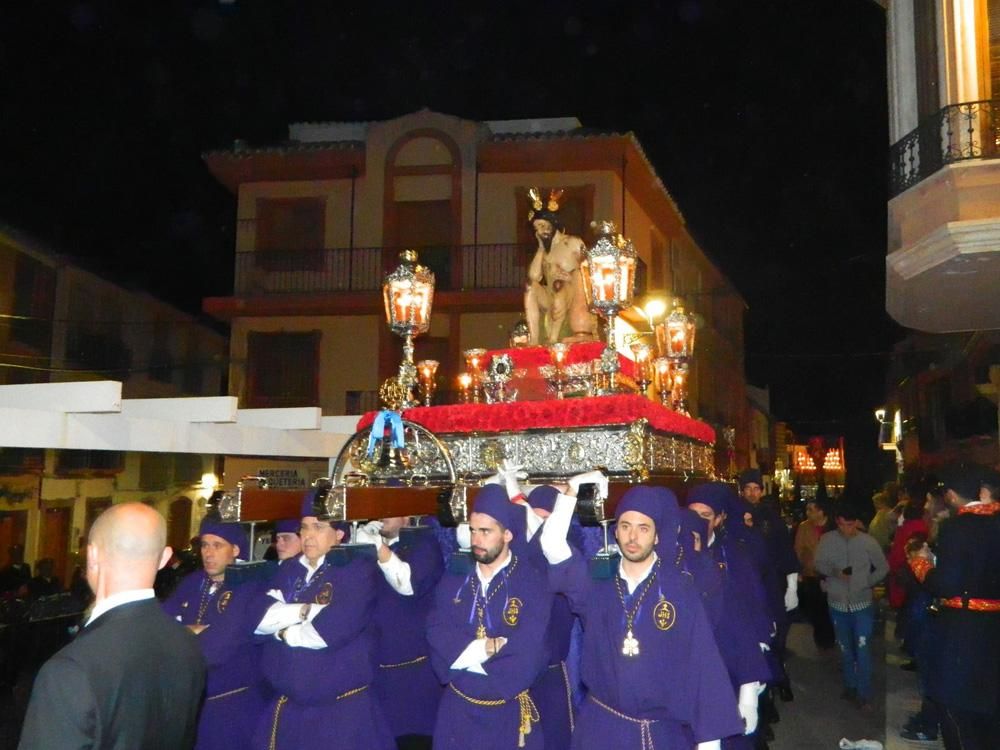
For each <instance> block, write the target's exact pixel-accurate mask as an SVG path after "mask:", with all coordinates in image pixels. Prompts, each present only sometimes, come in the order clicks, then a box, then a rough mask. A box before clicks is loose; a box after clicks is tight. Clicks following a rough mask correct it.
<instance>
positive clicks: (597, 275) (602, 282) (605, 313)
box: [580, 221, 636, 395]
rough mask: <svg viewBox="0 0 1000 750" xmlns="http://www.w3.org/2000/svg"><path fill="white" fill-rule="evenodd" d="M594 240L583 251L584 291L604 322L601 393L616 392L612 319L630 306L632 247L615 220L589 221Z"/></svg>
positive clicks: (633, 268)
mask: <svg viewBox="0 0 1000 750" xmlns="http://www.w3.org/2000/svg"><path fill="white" fill-rule="evenodd" d="M591 227H592V228H593V229H594V231H595V233H596V234H597V242H595V243H594V246H593V247H591V248H588V249H587V251H586V252H585V257H584V260H583V262H582V263H581V264H580V271H581V274H582V276H583V290H584V293H585V294H586V296H587V303H588V304H589V306H590V310H591V311H592V312H596V313H597V314H598V315H600V316H601V317H603V318H604V319H605V320H606V321H607V340H606V342H605V346H604V351H603V352H602V353H601V365H600V367H601V372H602V373H603V374H604V376H605V377H606V378H607V385H606V388H604V389H601V390H600V391H599V393H601V394H602V395H607V394H612V393H617V392H618V386H617V383H616V382H615V378H616V375H617V374H618V370H619V364H618V351H617V349H616V347H615V318H617V317H618V313H620V312H621V311H622V310H624V309H625V308H627V307H631V305H632V294H633V290H634V287H635V260H636V253H635V246H634V245H633V244H632V242H631V240H627V239H625V238H624V237H622V235H620V234H618V231H617V228H616V227H615V225H614V223H612V222H610V221H600V222H593V223H591Z"/></svg>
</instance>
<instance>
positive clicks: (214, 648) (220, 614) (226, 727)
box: [163, 519, 264, 750]
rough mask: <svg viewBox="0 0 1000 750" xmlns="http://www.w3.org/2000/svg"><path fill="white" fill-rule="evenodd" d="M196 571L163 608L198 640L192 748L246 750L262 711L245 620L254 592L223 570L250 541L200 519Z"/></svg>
mask: <svg viewBox="0 0 1000 750" xmlns="http://www.w3.org/2000/svg"><path fill="white" fill-rule="evenodd" d="M199 538H200V540H201V559H202V569H201V570H197V571H195V572H194V573H191V574H189V575H188V576H187V577H185V578H184V579H183V580H182V581H181V582H180V583H179V584H178V586H177V588H176V589H175V590H174V592H173V594H171V595H170V598H168V599H167V600H166V601H165V602H164V603H163V610H164V612H166V613H167V614H168V615H170V616H171V617H174V618H175V619H176V620H177V621H178V622H180V623H181V624H183V625H186V626H187V627H188V629H189V630H190V631H191V632H192V633H194V634H196V635H197V636H198V645H199V646H200V647H201V652H202V655H203V656H204V657H205V664H206V665H207V666H208V676H207V682H206V686H205V702H204V704H203V705H202V709H201V714H200V716H199V718H198V734H197V744H196V745H195V748H196V749H197V750H223V749H224V748H230V747H247V746H249V744H250V736H251V734H252V732H253V725H252V721H249V719H250V718H251V717H256V716H257V715H258V714H259V713H260V712H261V710H263V702H264V699H263V694H262V686H261V677H260V672H259V669H258V649H257V648H256V646H255V644H254V640H253V625H254V623H252V622H247V612H248V608H252V607H253V605H254V602H255V599H256V596H257V595H258V594H259V589H258V588H257V587H256V586H254V585H252V584H246V583H245V584H240V585H233V584H231V583H228V582H227V581H226V580H225V573H226V567H227V566H229V565H232V564H233V563H235V562H236V560H237V559H244V558H245V557H246V555H247V552H249V550H250V541H249V538H248V537H247V534H246V532H245V531H244V530H243V527H242V526H240V524H238V523H219V522H217V521H213V520H210V519H205V520H204V521H202V523H201V530H200V531H199Z"/></svg>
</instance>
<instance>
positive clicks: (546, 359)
mask: <svg viewBox="0 0 1000 750" xmlns="http://www.w3.org/2000/svg"><path fill="white" fill-rule="evenodd" d="M603 351H604V343H603V342H601V341H584V342H582V343H580V344H571V345H570V347H569V352H568V353H567V354H566V364H567V365H575V364H579V363H580V362H593V361H594V360H595V359H600V358H601V353H602V352H603ZM494 354H496V355H500V354H509V355H510V358H511V360H512V361H513V362H514V367H515V368H517V369H519V370H521V369H527V370H533V369H534V368H538V367H542V366H543V365H551V364H552V357H551V355H550V354H549V350H548V347H545V346H527V347H522V348H519V349H495V350H492V351H489V352H486V356H485V357H484V358H483V361H484V362H486V363H489V361H490V358H491V357H492V356H493V355H494ZM618 364H619V366H620V367H621V372H622V373H624V374H625V375H628V376H630V377H631V376H634V375H635V362H633V361H632V360H631V359H629V358H628V357H623V356H622V355H621V354H619V355H618Z"/></svg>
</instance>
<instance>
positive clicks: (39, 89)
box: [0, 0, 898, 432]
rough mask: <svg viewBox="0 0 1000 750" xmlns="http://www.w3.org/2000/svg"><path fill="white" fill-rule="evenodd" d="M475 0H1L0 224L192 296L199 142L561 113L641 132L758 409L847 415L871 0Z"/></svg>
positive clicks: (865, 233) (881, 312)
mask: <svg viewBox="0 0 1000 750" xmlns="http://www.w3.org/2000/svg"><path fill="white" fill-rule="evenodd" d="M486 7H487V6H485V5H484V6H482V7H480V4H477V3H455V4H450V3H409V4H406V5H405V6H404V5H403V4H383V3H379V2H365V3H361V4H353V3H342V2H329V0H322V1H319V2H306V1H299V2H295V3H283V2H273V1H272V0H258V1H257V2H246V1H245V0H235V2H232V3H218V2H208V1H206V2H195V1H194V0H171V2H165V3H131V4H121V3H111V2H90V3H83V2H81V3H17V4H16V5H15V4H12V3H5V4H4V6H3V9H2V10H0V69H2V70H3V71H4V75H3V76H2V77H0V108H2V110H0V149H2V157H0V175H2V179H0V221H2V222H4V223H7V224H9V225H14V226H18V227H21V228H23V229H26V230H28V231H30V232H32V233H34V234H35V235H37V236H39V237H40V238H42V239H44V240H46V241H49V242H51V243H52V244H53V245H54V246H55V247H57V248H59V249H61V250H63V251H64V252H67V253H69V254H71V255H75V256H77V257H80V258H86V259H89V261H90V263H91V265H93V266H95V267H96V268H97V269H98V270H105V271H106V270H113V271H114V272H115V273H116V274H117V275H118V277H119V278H122V279H127V280H130V281H131V282H132V283H134V285H135V286H138V287H144V288H148V289H149V290H151V291H154V292H156V293H159V294H161V295H162V296H164V297H166V298H168V299H171V300H173V301H174V302H176V303H178V304H179V305H181V306H182V307H185V308H186V309H189V310H195V309H197V308H198V305H199V301H200V299H201V297H203V296H209V295H226V294H228V293H230V292H231V278H232V270H231V265H232V253H233V235H234V223H235V201H234V199H233V198H232V197H231V196H229V195H228V193H227V192H226V191H225V190H224V189H223V188H221V187H220V186H218V185H217V184H216V183H215V182H214V180H213V179H212V178H211V176H210V175H209V174H208V171H207V170H206V169H205V168H204V166H203V164H202V162H201V159H200V154H201V152H202V151H204V150H207V149H211V148H216V147H220V146H225V145H228V144H230V143H231V142H232V140H233V139H234V138H245V139H247V140H248V141H249V142H250V143H251V144H267V143H274V142H277V141H280V140H282V139H283V138H284V137H285V134H286V130H285V128H286V125H287V123H289V122H295V121H304V120H377V119H386V118H391V117H395V116H398V115H401V114H405V113H407V112H410V111H413V110H416V109H420V108H421V107H425V106H426V107H429V108H431V109H434V110H437V111H441V112H446V113H450V114H455V115H459V116H462V117H467V118H472V119H507V118H518V117H544V116H564V115H576V116H578V117H579V118H580V119H581V120H582V121H583V123H584V125H587V126H592V127H598V128H609V129H615V130H619V131H622V132H624V131H628V130H632V131H634V132H635V133H636V134H637V136H638V138H639V139H640V141H641V142H642V143H643V145H644V147H645V148H646V151H647V153H648V155H649V156H650V158H651V160H652V161H653V163H654V165H655V166H656V169H657V171H658V172H659V174H660V176H661V177H662V178H663V180H664V182H665V183H666V184H667V186H668V188H669V190H670V191H671V193H672V194H673V196H674V198H675V199H676V200H677V202H678V204H679V205H680V207H681V210H682V212H683V213H684V215H685V216H686V218H687V220H688V224H689V227H690V229H691V231H692V233H693V234H694V235H695V237H696V238H697V239H698V240H699V242H700V243H701V245H702V246H703V248H704V249H705V250H706V251H707V252H708V253H709V254H710V255H711V256H712V257H713V258H714V259H715V260H716V261H717V263H718V264H719V265H720V266H721V268H722V269H723V271H724V272H725V273H726V274H727V275H728V276H729V277H730V278H731V279H732V280H733V281H734V282H735V284H736V286H737V287H738V288H739V289H740V291H741V292H742V294H743V295H744V297H745V298H746V300H747V302H748V304H749V307H750V311H749V314H748V317H747V352H748V358H747V369H748V376H749V378H750V380H751V381H752V382H754V383H756V384H759V385H770V386H771V391H772V409H773V411H774V412H775V413H776V414H777V415H778V416H779V417H782V418H786V419H789V420H791V421H793V423H797V424H799V425H800V426H802V427H803V428H804V429H805V430H812V431H815V432H843V431H844V430H848V431H850V427H851V425H852V424H860V422H859V421H858V420H860V419H862V418H864V419H866V420H867V421H870V420H871V418H870V414H871V411H870V408H871V407H873V406H874V405H875V404H876V402H877V401H878V400H879V398H880V394H881V393H882V389H883V382H882V379H883V374H884V369H885V363H886V359H885V357H884V356H878V355H877V353H879V352H885V351H886V350H887V349H888V348H889V347H890V346H891V343H892V341H893V340H894V339H895V337H896V336H897V335H898V334H897V332H896V329H895V328H894V327H893V326H892V325H891V324H890V322H889V321H888V319H887V316H886V314H885V305H884V284H885V281H884V256H885V248H886V239H885V201H886V169H885V164H886V158H885V153H886V148H887V138H888V136H887V114H886V106H887V105H886V82H885V17H884V12H883V11H882V10H881V9H880V8H879V7H878V6H877V4H876V3H874V2H872V0H826V1H822V0H815V1H810V2H802V1H801V0H787V1H783V2H777V1H773V2H772V1H768V0H753V1H751V0H678V1H676V2H667V1H664V2H634V3H601V4H598V3H582V2H565V1H563V0H546V1H545V2H542V1H541V0H536V2H534V3H531V4H527V3H520V2H506V3H491V4H490V5H489V6H488V9H484V8H486ZM123 8H127V9H128V10H127V11H123V10H122V9H123ZM402 8H405V10H400V9H402ZM845 420H846V421H845ZM866 429H867V428H866Z"/></svg>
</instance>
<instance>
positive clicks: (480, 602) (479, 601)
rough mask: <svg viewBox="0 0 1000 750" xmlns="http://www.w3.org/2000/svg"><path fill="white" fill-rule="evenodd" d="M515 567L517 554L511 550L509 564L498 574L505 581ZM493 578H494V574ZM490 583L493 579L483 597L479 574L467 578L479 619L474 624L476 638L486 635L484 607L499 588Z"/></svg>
mask: <svg viewBox="0 0 1000 750" xmlns="http://www.w3.org/2000/svg"><path fill="white" fill-rule="evenodd" d="M516 567H517V555H515V554H514V553H513V552H511V554H510V565H508V566H507V567H506V568H504V569H503V570H501V571H500V575H502V576H503V578H504V581H505V582H506V580H507V576H509V575H511V574H512V573H513V572H514V568H516ZM494 580H496V576H494ZM492 583H493V581H490V584H491V585H488V586H487V587H486V596H485V597H484V596H483V595H482V593H481V592H480V588H481V586H480V585H479V576H472V577H470V578H469V585H470V586H471V587H472V595H473V596H474V597H475V598H476V599H475V602H476V619H477V620H478V621H479V624H478V625H477V626H476V639H477V640H479V639H482V638H485V637H486V625H485V624H484V622H483V617H484V616H485V614H486V607H487V606H488V605H489V603H490V599H492V598H493V596H494V594H496V593H497V592H498V591H499V590H500V586H497V587H496V588H493V587H492ZM491 588H493V591H492V592H491V591H490V589H491Z"/></svg>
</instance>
